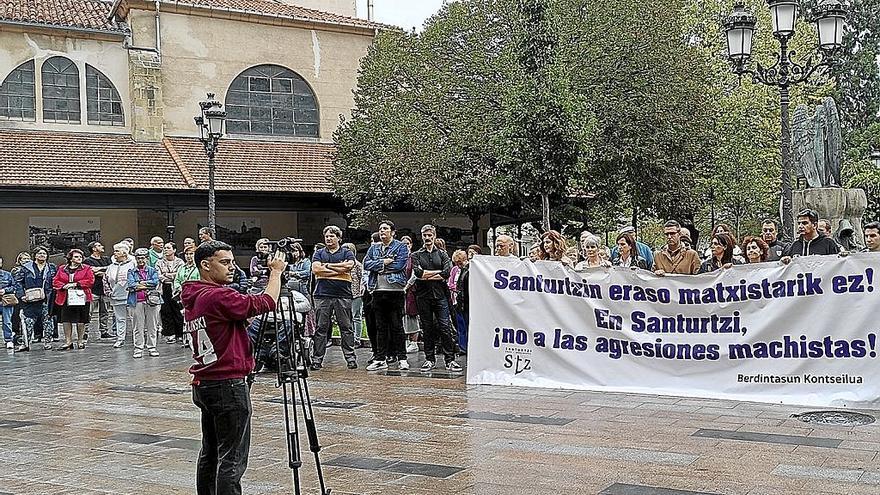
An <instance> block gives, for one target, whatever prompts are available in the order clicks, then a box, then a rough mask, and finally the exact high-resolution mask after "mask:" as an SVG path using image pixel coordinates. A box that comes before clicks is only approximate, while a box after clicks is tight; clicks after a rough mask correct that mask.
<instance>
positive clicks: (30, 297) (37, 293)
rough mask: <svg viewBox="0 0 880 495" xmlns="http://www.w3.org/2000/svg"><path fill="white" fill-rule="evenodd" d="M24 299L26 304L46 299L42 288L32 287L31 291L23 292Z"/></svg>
mask: <svg viewBox="0 0 880 495" xmlns="http://www.w3.org/2000/svg"><path fill="white" fill-rule="evenodd" d="M24 298H25V299H27V302H38V301H42V300H43V299H46V292H44V291H43V288H42V287H34V288H32V289H25V290H24Z"/></svg>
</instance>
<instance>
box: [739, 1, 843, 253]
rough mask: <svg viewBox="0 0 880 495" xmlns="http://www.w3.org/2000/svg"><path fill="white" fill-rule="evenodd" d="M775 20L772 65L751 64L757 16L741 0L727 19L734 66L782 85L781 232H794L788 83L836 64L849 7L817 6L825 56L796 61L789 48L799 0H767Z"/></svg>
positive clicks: (757, 78)
mask: <svg viewBox="0 0 880 495" xmlns="http://www.w3.org/2000/svg"><path fill="white" fill-rule="evenodd" d="M767 4H768V6H769V8H770V16H771V18H772V21H773V37H775V38H776V39H777V40H778V41H779V53H778V54H777V55H776V62H775V63H774V64H773V65H772V66H770V67H764V66H762V65H761V64H760V63H757V64H755V69H754V70H752V69H749V68H748V66H747V65H748V63H749V61H750V59H751V57H752V40H753V37H754V34H755V25H756V23H757V19H756V17H755V16H754V15H753V14H752V13H750V12H748V11H747V10H746V7H745V4H744V3H743V2H742V0H738V1H737V2H736V4H735V5H734V7H733V13H731V14H730V16H728V17H727V19H726V20H725V21H724V31H725V34H726V35H727V57H728V59H729V60H730V61H731V63H732V65H733V72H734V73H736V74H737V75H739V76H742V75H744V74H747V75H749V76H751V78H752V82H753V83H755V84H758V83H761V84H764V85H766V86H773V87H776V88H778V89H779V104H780V110H781V111H780V119H781V124H782V134H781V140H780V141H781V142H780V151H781V155H782V190H781V196H782V198H781V200H782V232H781V233H782V235H783V238H786V239H788V238H790V237H791V236H792V235H793V234H794V218H793V214H792V199H791V170H792V163H791V123H790V121H789V103H790V100H789V87H790V86H792V85H795V84H800V83H802V82H804V81H806V80H807V79H809V78H810V77H811V76H812V75H813V74H815V73H816V72H817V71H819V70H820V69H827V68H830V67H831V66H832V65H833V64H834V54H835V52H836V51H837V50H838V49H839V48H840V47H841V46H842V45H843V29H844V18H845V17H846V10H845V9H844V8H843V5H842V4H841V3H840V2H839V1H838V0H823V1H822V2H821V4H820V5H819V6H818V8H817V12H816V17H815V19H814V22H815V23H816V27H817V30H818V33H819V49H820V52H821V59H817V58H816V56H815V54H811V55H810V56H809V57H807V59H806V60H805V61H803V62H802V63H798V62H795V61H794V56H795V52H794V51H793V50H791V51H790V50H789V49H788V41H789V40H790V39H791V37H792V36H793V35H794V32H795V24H796V22H797V15H798V2H797V0H767Z"/></svg>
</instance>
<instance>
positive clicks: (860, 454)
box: [795, 445, 874, 462]
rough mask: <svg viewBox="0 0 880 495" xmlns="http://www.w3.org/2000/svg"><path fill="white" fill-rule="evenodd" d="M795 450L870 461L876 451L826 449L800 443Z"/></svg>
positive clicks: (856, 460)
mask: <svg viewBox="0 0 880 495" xmlns="http://www.w3.org/2000/svg"><path fill="white" fill-rule="evenodd" d="M795 452H796V453H798V454H812V455H815V456H816V457H822V458H828V457H836V458H838V459H847V460H851V461H853V462H870V461H871V460H873V458H874V453H873V452H871V451H868V450H846V449H840V448H837V449H826V448H824V447H815V446H811V445H798V447H797V448H796V449H795Z"/></svg>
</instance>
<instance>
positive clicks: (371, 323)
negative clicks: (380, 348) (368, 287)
mask: <svg viewBox="0 0 880 495" xmlns="http://www.w3.org/2000/svg"><path fill="white" fill-rule="evenodd" d="M361 299H362V300H363V301H364V321H366V322H367V338H369V339H370V349H372V350H373V356H375V355H376V312H375V311H374V310H373V293H372V292H369V291H364V295H363V296H361Z"/></svg>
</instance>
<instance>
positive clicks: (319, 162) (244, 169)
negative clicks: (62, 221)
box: [0, 129, 334, 194]
mask: <svg viewBox="0 0 880 495" xmlns="http://www.w3.org/2000/svg"><path fill="white" fill-rule="evenodd" d="M0 150H3V152H2V153H0V186H21V187H28V188H47V189H58V188H61V189H68V188H70V189H105V190H106V189H140V190H205V189H207V188H208V160H207V157H206V155H205V150H204V147H203V146H202V143H201V142H199V140H198V139H196V138H187V137H168V138H165V139H164V140H163V142H161V143H139V142H135V141H134V140H132V139H131V137H130V136H129V135H123V134H101V133H72V132H57V131H31V130H16V129H0ZM333 150H334V147H333V146H332V145H328V144H320V143H302V142H285V141H262V140H244V139H228V138H224V139H222V140H221V142H220V149H219V151H218V152H217V159H216V166H217V168H216V176H215V187H216V188H217V190H225V191H240V192H249V191H253V192H268V191H272V192H287V193H301V194H329V193H332V191H333V189H332V187H331V186H330V184H329V182H328V178H329V176H330V172H331V170H332V167H333V165H332V159H333Z"/></svg>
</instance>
